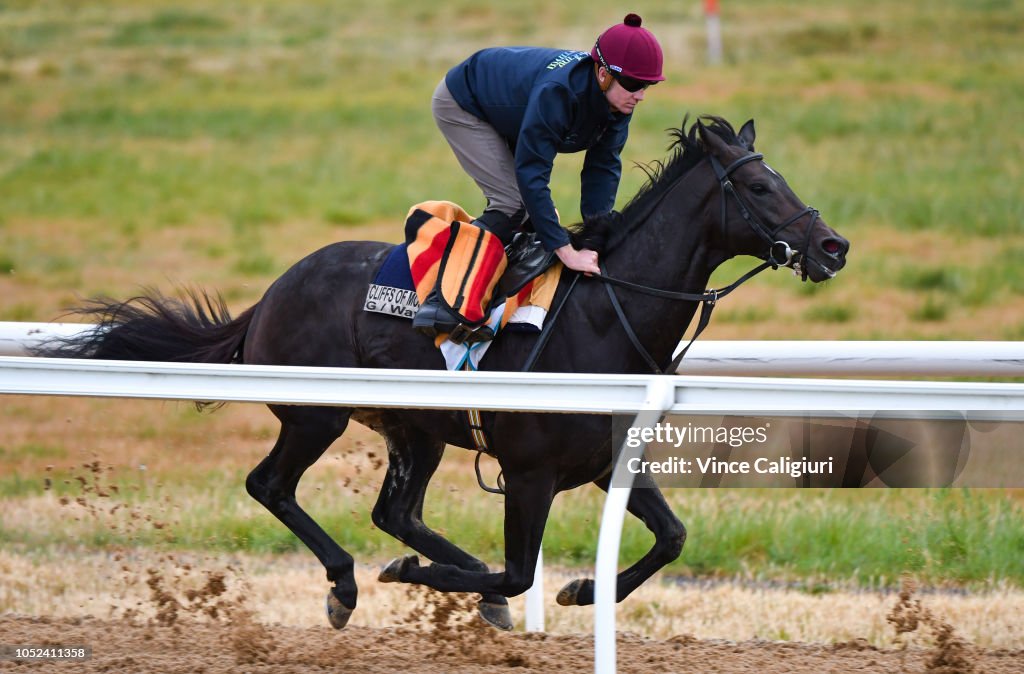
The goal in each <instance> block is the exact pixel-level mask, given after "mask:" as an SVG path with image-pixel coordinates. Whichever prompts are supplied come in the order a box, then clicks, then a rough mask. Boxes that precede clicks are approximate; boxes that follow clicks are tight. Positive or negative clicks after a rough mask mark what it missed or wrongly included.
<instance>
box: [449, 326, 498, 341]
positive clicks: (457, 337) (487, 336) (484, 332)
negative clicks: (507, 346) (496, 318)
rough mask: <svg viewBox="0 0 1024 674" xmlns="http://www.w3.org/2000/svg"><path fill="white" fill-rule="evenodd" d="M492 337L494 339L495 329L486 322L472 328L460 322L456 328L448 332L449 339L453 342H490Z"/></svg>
mask: <svg viewBox="0 0 1024 674" xmlns="http://www.w3.org/2000/svg"><path fill="white" fill-rule="evenodd" d="M492 339H494V331H493V330H491V328H490V326H488V325H486V324H484V325H478V326H476V327H475V328H471V327H469V326H468V325H466V324H465V323H459V324H458V325H456V326H455V329H454V330H452V331H451V332H449V333H448V341H450V342H451V343H452V344H477V343H479V342H489V341H490V340H492Z"/></svg>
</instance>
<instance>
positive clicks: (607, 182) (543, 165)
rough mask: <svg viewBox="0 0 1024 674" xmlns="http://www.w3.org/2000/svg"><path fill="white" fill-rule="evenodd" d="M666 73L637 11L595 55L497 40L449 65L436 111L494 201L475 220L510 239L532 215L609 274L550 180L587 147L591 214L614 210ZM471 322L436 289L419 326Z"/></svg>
mask: <svg viewBox="0 0 1024 674" xmlns="http://www.w3.org/2000/svg"><path fill="white" fill-rule="evenodd" d="M664 79H665V78H664V76H663V75H662V52H661V46H660V45H659V44H658V41H657V39H655V37H654V35H653V34H651V32H650V31H648V30H647V29H646V28H642V27H641V19H640V17H639V16H637V15H636V14H629V15H627V16H626V18H625V20H624V21H623V23H621V24H617V25H615V26H612V27H611V28H609V29H608V30H606V31H604V32H603V33H602V34H601V35H600V36H599V37H598V38H597V41H596V43H595V44H594V47H593V49H592V50H591V51H590V53H589V54H588V53H587V52H582V51H572V50H559V49H545V48H537V47H496V48H491V49H484V50H482V51H479V52H477V53H476V54H474V55H473V56H471V57H469V58H468V59H466V60H465V61H463V62H462V63H460V64H459V65H457V66H455V67H454V68H452V69H451V70H450V71H448V73H447V75H446V76H445V77H444V79H442V80H441V83H440V84H439V85H438V86H437V89H436V91H435V92H434V97H433V102H432V108H433V113H434V119H435V121H436V122H437V125H438V127H439V128H440V129H441V133H443V134H444V137H445V139H446V140H447V141H448V144H449V145H450V146H451V148H452V150H453V151H454V152H455V156H456V157H457V158H458V160H459V163H460V164H461V165H462V168H463V169H464V170H465V171H466V173H468V174H469V175H470V177H472V178H473V179H474V180H475V181H476V183H477V185H479V186H480V189H481V190H482V191H483V193H484V197H485V198H486V199H487V207H486V210H485V211H484V212H483V214H481V215H480V217H479V218H478V219H477V220H474V221H473V224H474V225H476V226H478V227H480V228H481V229H483V230H486V231H488V232H492V233H493V234H494V235H496V236H497V237H498V238H499V239H500V240H501V242H502V243H503V244H505V245H507V244H508V243H509V242H510V241H511V239H512V237H513V236H514V235H515V233H516V232H518V231H520V230H523V229H527V227H526V226H525V225H526V222H527V221H529V227H530V228H532V229H533V230H534V231H535V232H536V233H537V237H538V239H539V240H540V242H541V244H542V245H543V247H544V249H545V250H547V251H553V252H554V254H555V255H557V256H558V259H559V260H561V261H562V263H563V264H564V265H565V266H566V267H568V268H569V269H573V270H575V271H581V272H586V273H592V274H598V273H600V270H599V268H598V257H597V253H596V252H594V251H592V250H586V249H583V250H576V249H575V248H573V246H572V244H570V242H569V235H568V233H567V232H566V230H565V229H563V228H562V226H561V225H560V224H559V221H558V214H557V212H556V211H555V205H554V203H553V201H552V199H551V190H550V188H549V186H548V184H549V182H550V178H551V169H552V166H553V164H554V160H555V155H556V154H557V153H559V152H579V151H581V150H586V152H587V154H586V158H585V160H584V164H583V171H582V173H581V176H580V178H581V180H580V182H581V198H580V211H581V214H582V215H583V217H584V218H589V217H592V216H596V215H602V214H604V213H608V212H609V211H611V210H612V208H613V207H614V205H615V196H616V192H617V191H618V187H619V178H620V176H621V172H622V162H621V160H620V158H619V154H620V152H621V151H622V148H623V146H624V145H625V143H626V138H627V136H628V133H629V122H630V119H631V118H632V113H633V109H634V108H635V107H636V105H637V104H638V103H640V101H642V100H643V99H644V92H645V90H646V88H647V87H648V86H650V85H652V84H655V83H657V82H660V81H662V80H664ZM463 322H464V321H463V319H462V317H461V316H459V314H458V313H457V312H455V311H452V310H451V307H450V306H445V303H443V302H442V301H441V298H440V297H438V295H437V293H436V292H435V293H432V294H431V296H429V297H428V298H426V300H425V302H424V304H423V306H422V307H421V308H420V310H419V312H418V313H417V315H416V317H415V319H414V321H413V326H414V327H416V328H417V329H419V330H421V331H423V332H426V333H428V334H431V335H433V334H436V333H437V332H451V331H452V330H453V329H455V328H456V327H457V326H458V325H459V324H460V323H463Z"/></svg>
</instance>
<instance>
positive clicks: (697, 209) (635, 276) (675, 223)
mask: <svg viewBox="0 0 1024 674" xmlns="http://www.w3.org/2000/svg"><path fill="white" fill-rule="evenodd" d="M688 177H689V178H691V180H686V178H684V180H683V181H681V183H680V184H679V185H677V186H676V187H674V188H672V190H671V192H670V193H668V194H666V196H665V197H664V198H663V199H662V200H661V202H660V203H659V204H658V205H657V206H656V207H655V208H654V209H653V211H652V212H651V213H650V214H648V216H647V219H646V221H645V222H644V223H642V224H641V225H639V226H638V227H637V228H636V229H635V230H634V231H633V233H632V234H630V236H629V237H627V239H626V241H624V242H623V243H622V245H621V246H620V248H619V249H617V250H616V251H615V252H614V253H615V254H614V255H610V256H609V257H608V261H607V268H608V274H609V275H610V276H613V277H617V278H622V279H624V280H629V281H632V282H634V283H638V284H641V285H646V286H649V287H652V288H657V289H660V290H670V291H674V292H687V293H700V292H703V291H704V290H705V289H706V288H707V284H708V280H709V279H710V278H711V273H712V272H713V271H714V270H715V268H716V267H717V266H718V265H719V264H721V263H722V262H724V261H725V260H726V259H727V258H728V256H726V255H724V254H723V253H722V252H721V251H720V250H718V248H717V247H716V246H715V245H714V235H715V233H716V231H717V230H716V226H717V221H716V217H717V210H716V209H715V208H713V206H714V197H715V195H714V190H713V185H712V184H711V183H710V182H709V181H708V180H706V178H705V177H703V176H688ZM618 296H619V298H620V299H621V301H622V303H623V310H624V311H625V313H626V316H627V318H628V319H629V321H630V323H631V325H632V328H633V329H634V330H635V332H636V334H637V336H638V337H639V339H640V342H641V344H643V345H644V346H645V348H647V350H648V351H649V352H650V353H651V355H652V356H653V357H654V358H655V359H656V360H658V361H659V362H661V363H664V362H667V360H668V359H669V357H670V356H671V354H672V352H673V350H674V349H675V347H676V346H677V345H678V343H679V338H680V337H681V335H682V334H683V331H684V330H685V329H686V326H687V325H688V324H689V323H690V321H691V319H692V318H693V315H694V313H695V312H696V310H697V306H698V303H697V302H695V301H685V300H673V299H665V298H660V297H654V296H652V295H647V294H642V293H639V292H636V291H618ZM616 320H617V319H616Z"/></svg>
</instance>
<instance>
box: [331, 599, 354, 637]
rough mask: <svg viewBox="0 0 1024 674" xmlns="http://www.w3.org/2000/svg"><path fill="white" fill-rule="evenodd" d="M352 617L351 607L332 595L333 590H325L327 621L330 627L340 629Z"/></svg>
mask: <svg viewBox="0 0 1024 674" xmlns="http://www.w3.org/2000/svg"><path fill="white" fill-rule="evenodd" d="M351 617H352V609H350V608H349V607H348V606H345V605H344V604H342V603H341V600H340V599H338V598H337V597H335V596H334V592H332V591H330V590H328V591H327V622H329V623H331V627H333V628H334V629H336V630H340V629H341V628H343V627H344V626H345V625H347V624H348V619H349V618H351Z"/></svg>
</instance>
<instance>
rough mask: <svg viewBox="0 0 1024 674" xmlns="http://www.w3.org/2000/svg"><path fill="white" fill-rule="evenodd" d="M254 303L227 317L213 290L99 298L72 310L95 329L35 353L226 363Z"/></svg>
mask: <svg viewBox="0 0 1024 674" xmlns="http://www.w3.org/2000/svg"><path fill="white" fill-rule="evenodd" d="M257 306H258V305H253V306H252V307H250V308H249V309H247V310H246V311H245V312H243V313H242V314H241V315H240V316H238V318H234V319H233V318H231V314H230V312H229V311H228V308H227V305H226V304H225V303H224V300H223V299H222V298H221V297H220V296H219V295H218V296H214V297H211V296H210V295H209V294H207V293H206V292H204V291H200V290H186V291H184V292H183V293H182V296H181V297H180V298H174V297H166V296H164V295H162V294H160V293H159V292H157V291H149V290H146V291H145V292H144V293H143V294H142V295H139V296H137V297H133V298H131V299H128V300H126V301H123V302H118V301H116V300H111V299H109V298H98V299H93V300H90V301H89V302H87V303H86V304H85V305H84V306H83V307H81V308H79V309H76V310H74V312H73V313H75V314H79V315H82V316H86V317H91V318H92V319H93V322H94V323H95V324H96V325H95V327H94V328H92V329H90V330H88V331H86V332H84V333H82V334H79V335H73V336H71V337H66V338H57V339H53V340H49V341H47V342H45V343H44V344H42V345H41V346H40V347H38V348H36V349H34V353H35V355H38V356H50V357H56V358H99V359H105V360H149V361H172V362H179V363H230V362H233V361H237V360H239V359H240V354H241V348H242V344H243V343H244V341H245V335H246V332H247V331H248V330H249V324H250V322H251V321H252V317H253V313H254V311H255V309H256V307H257Z"/></svg>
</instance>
